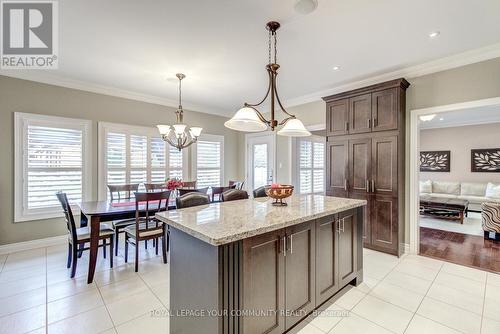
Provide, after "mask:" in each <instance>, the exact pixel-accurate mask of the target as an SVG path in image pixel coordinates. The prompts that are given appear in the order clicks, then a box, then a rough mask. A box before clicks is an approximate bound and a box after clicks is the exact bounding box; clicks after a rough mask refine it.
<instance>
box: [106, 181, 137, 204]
mask: <svg viewBox="0 0 500 334" xmlns="http://www.w3.org/2000/svg"><path fill="white" fill-rule="evenodd" d="M108 189H109V194H110V196H111V197H110V201H111V202H114V201H117V200H118V201H119V200H122V199H131V198H132V193H134V192H136V191H137V190H138V189H139V183H134V184H108Z"/></svg>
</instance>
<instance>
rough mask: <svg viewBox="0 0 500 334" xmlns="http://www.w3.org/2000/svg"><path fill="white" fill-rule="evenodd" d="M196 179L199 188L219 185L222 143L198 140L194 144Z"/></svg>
mask: <svg viewBox="0 0 500 334" xmlns="http://www.w3.org/2000/svg"><path fill="white" fill-rule="evenodd" d="M196 145H197V148H196V180H197V186H198V187H199V188H203V187H209V186H213V187H215V186H220V183H221V173H222V170H221V158H222V152H221V151H222V144H221V142H218V141H203V140H200V141H198V143H197V144H196Z"/></svg>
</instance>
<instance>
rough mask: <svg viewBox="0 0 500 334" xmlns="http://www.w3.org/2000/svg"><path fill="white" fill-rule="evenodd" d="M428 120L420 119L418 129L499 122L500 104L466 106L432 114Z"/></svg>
mask: <svg viewBox="0 0 500 334" xmlns="http://www.w3.org/2000/svg"><path fill="white" fill-rule="evenodd" d="M434 115H436V116H435V117H434V118H433V119H432V120H430V121H425V122H423V121H420V123H419V125H420V129H423V130H425V129H437V128H449V127H455V126H465V125H475V124H489V123H499V122H500V104H498V105H490V106H483V107H475V108H467V109H462V110H456V111H449V112H443V113H438V114H434Z"/></svg>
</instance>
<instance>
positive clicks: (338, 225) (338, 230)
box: [335, 219, 340, 234]
mask: <svg viewBox="0 0 500 334" xmlns="http://www.w3.org/2000/svg"><path fill="white" fill-rule="evenodd" d="M335 224H336V225H337V228H336V230H337V233H338V234H340V219H339V220H337V221H336V222H335Z"/></svg>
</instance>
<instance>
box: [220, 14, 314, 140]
mask: <svg viewBox="0 0 500 334" xmlns="http://www.w3.org/2000/svg"><path fill="white" fill-rule="evenodd" d="M266 27H267V30H268V31H269V63H268V64H267V66H266V70H267V74H268V78H269V81H268V85H267V92H266V95H265V96H264V98H263V99H262V100H261V101H260V102H259V103H256V104H250V103H245V104H244V106H243V107H242V108H241V109H240V110H238V111H237V112H236V114H234V116H233V117H232V118H231V119H230V120H229V121H227V122H225V123H224V125H225V126H226V127H227V128H230V129H233V130H237V131H247V132H257V131H264V130H266V129H267V128H268V127H270V128H271V130H272V131H274V129H275V128H277V127H278V126H280V125H283V128H282V129H281V130H280V131H278V134H279V135H282V136H291V137H304V136H310V135H311V133H310V132H309V131H307V129H306V128H305V127H304V124H302V122H301V121H299V120H298V119H297V118H296V117H295V115H292V114H290V113H288V112H287V111H286V110H285V108H284V107H283V104H282V103H281V101H280V97H279V96H278V89H277V88H276V76H277V75H278V69H279V68H280V65H278V63H277V62H276V57H277V50H276V38H277V37H276V31H277V30H278V29H279V27H280V24H279V23H278V22H275V21H272V22H269V23H267V25H266ZM271 51H274V52H273V53H271ZM271 54H273V55H274V57H271ZM268 97H269V98H270V100H271V105H270V109H271V110H270V113H271V118H270V119H269V120H267V119H266V118H265V117H264V115H262V113H261V112H260V111H258V110H257V107H258V106H260V105H262V104H263V103H264V102H265V101H266V100H267V98H268ZM277 106H279V108H280V109H281V111H282V112H283V113H284V114H285V118H284V119H283V120H281V121H278V120H277V119H276V118H275V112H276V110H275V107H277Z"/></svg>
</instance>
